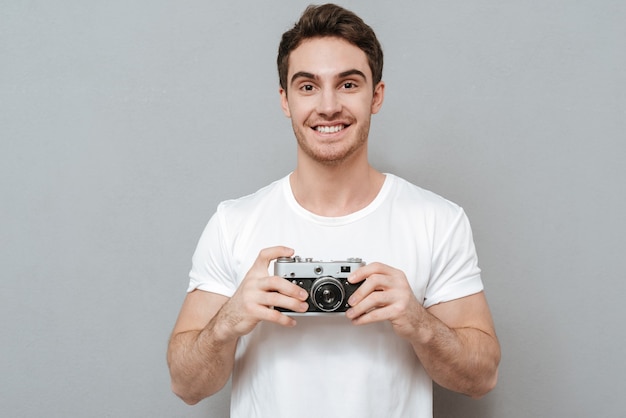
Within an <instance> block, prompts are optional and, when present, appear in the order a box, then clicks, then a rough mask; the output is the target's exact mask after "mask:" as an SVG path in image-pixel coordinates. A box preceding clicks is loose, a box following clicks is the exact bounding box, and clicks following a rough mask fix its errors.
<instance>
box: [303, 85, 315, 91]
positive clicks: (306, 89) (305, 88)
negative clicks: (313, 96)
mask: <svg viewBox="0 0 626 418" xmlns="http://www.w3.org/2000/svg"><path fill="white" fill-rule="evenodd" d="M300 90H302V91H313V86H312V85H311V84H305V85H303V86H302V87H300Z"/></svg>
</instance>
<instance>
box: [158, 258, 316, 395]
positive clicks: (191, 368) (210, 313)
mask: <svg viewBox="0 0 626 418" xmlns="http://www.w3.org/2000/svg"><path fill="white" fill-rule="evenodd" d="M292 254H293V250H291V249H289V248H286V247H272V248H268V249H265V250H262V251H261V252H260V254H259V256H258V258H257V259H256V261H255V263H254V265H253V266H252V268H251V269H250V270H249V271H248V273H247V274H246V277H245V278H244V280H243V281H242V283H241V285H240V286H239V288H238V289H237V291H236V292H235V294H234V295H233V296H232V297H231V298H228V297H226V296H222V295H218V294H216V293H211V292H204V291H201V290H195V291H193V292H191V293H189V294H188V295H187V297H186V298H185V301H184V302H183V306H182V309H181V311H180V314H179V316H178V320H177V321H176V325H175V326H174V331H173V332H172V337H171V338H170V343H169V346H168V350H167V362H168V366H169V369H170V376H171V379H172V390H173V391H174V393H176V394H177V395H178V396H179V397H180V398H182V399H183V400H184V401H185V402H186V403H189V404H195V403H198V402H199V401H201V400H202V399H204V398H206V397H208V396H211V395H213V394H214V393H216V392H218V391H219V390H220V389H221V388H222V387H224V385H225V384H226V382H227V381H228V378H229V377H230V374H231V372H232V370H233V365H234V361H235V360H234V359H235V349H236V346H237V341H238V339H239V337H241V336H243V335H246V334H248V333H249V332H251V331H252V330H253V329H254V327H256V325H257V324H258V323H259V322H260V321H270V322H275V323H277V324H280V325H284V326H294V325H295V320H294V319H293V318H291V317H289V316H286V315H284V314H282V313H281V312H279V311H277V310H274V309H272V307H273V306H280V307H283V308H287V309H290V310H292V311H299V312H305V311H306V310H307V308H308V305H307V304H306V302H304V301H305V300H306V298H307V293H306V291H305V290H304V289H301V288H300V287H298V286H297V285H295V284H293V283H291V282H289V281H288V280H284V279H282V278H280V277H276V276H270V277H268V275H267V268H268V266H269V263H270V261H271V260H274V259H276V258H278V257H289V256H291V255H292Z"/></svg>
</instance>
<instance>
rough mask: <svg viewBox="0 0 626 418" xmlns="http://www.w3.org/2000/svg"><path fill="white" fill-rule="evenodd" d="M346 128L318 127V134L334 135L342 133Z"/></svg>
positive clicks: (337, 126) (342, 126)
mask: <svg viewBox="0 0 626 418" xmlns="http://www.w3.org/2000/svg"><path fill="white" fill-rule="evenodd" d="M343 128H344V125H336V126H318V127H317V132H319V133H322V134H334V133H336V132H339V131H341V130H342V129H343Z"/></svg>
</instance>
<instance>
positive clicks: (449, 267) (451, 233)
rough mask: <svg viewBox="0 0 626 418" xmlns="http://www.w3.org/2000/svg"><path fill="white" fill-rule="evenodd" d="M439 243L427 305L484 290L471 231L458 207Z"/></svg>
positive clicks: (436, 247)
mask: <svg viewBox="0 0 626 418" xmlns="http://www.w3.org/2000/svg"><path fill="white" fill-rule="evenodd" d="M442 229H443V230H444V231H445V232H444V234H443V235H442V236H441V239H440V240H437V241H435V247H434V249H433V260H432V270H431V276H430V279H429V283H428V286H427V288H426V294H425V300H424V306H425V307H427V308H428V307H430V306H432V305H436V304H438V303H442V302H448V301H451V300H454V299H459V298H462V297H465V296H469V295H472V294H475V293H479V292H481V291H482V290H483V283H482V279H481V276H480V268H479V267H478V256H477V254H476V247H475V245H474V239H473V236H472V229H471V227H470V223H469V220H468V219H467V216H466V215H465V212H464V211H463V210H462V209H460V208H459V211H458V212H457V214H456V216H454V217H453V218H452V222H451V223H450V224H449V226H448V227H447V228H442Z"/></svg>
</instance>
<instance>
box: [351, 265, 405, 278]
mask: <svg viewBox="0 0 626 418" xmlns="http://www.w3.org/2000/svg"><path fill="white" fill-rule="evenodd" d="M394 270H395V269H394V268H392V267H389V266H387V265H386V264H382V263H371V264H367V265H365V266H363V267H359V268H358V269H357V270H355V271H354V272H353V273H352V274H350V275H349V276H348V281H349V282H350V283H359V282H362V281H363V280H365V279H367V278H368V277H369V276H372V275H374V274H383V275H391V274H393V271H394Z"/></svg>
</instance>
